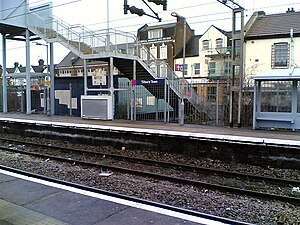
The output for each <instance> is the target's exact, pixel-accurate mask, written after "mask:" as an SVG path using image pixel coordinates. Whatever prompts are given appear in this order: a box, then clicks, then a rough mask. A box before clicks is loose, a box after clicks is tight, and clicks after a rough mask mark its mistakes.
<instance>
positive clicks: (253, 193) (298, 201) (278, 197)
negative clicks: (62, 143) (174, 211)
mask: <svg viewBox="0 0 300 225" xmlns="http://www.w3.org/2000/svg"><path fill="white" fill-rule="evenodd" d="M0 149H2V150H5V151H11V152H17V153H22V154H26V155H31V156H34V157H42V158H47V159H52V160H57V161H60V162H67V163H70V164H72V165H76V164H77V165H82V166H88V167H96V168H99V169H106V170H112V171H118V172H121V173H128V174H132V175H138V176H142V177H145V176H146V177H151V178H154V179H157V180H163V181H169V182H174V183H181V184H183V185H192V186H198V187H202V188H207V189H210V190H218V191H222V192H229V193H231V194H239V195H248V196H252V197H255V198H262V199H267V200H278V201H282V202H289V203H293V204H296V205H300V198H297V197H290V196H286V195H285V196H283V195H277V194H269V193H264V192H257V191H251V190H245V189H241V188H235V187H229V186H224V185H218V184H210V183H206V182H201V181H196V180H189V179H183V178H178V177H172V176H168V175H162V174H156V173H152V172H145V171H141V170H133V169H128V168H124V167H118V166H111V165H106V164H98V163H91V162H85V161H81V160H74V159H70V158H63V157H58V156H51V155H48V154H41V153H36V152H27V151H23V150H17V149H11V148H7V147H1V146H0Z"/></svg>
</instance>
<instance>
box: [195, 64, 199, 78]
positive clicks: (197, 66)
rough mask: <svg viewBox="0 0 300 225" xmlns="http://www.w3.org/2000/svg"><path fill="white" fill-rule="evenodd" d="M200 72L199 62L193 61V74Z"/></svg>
mask: <svg viewBox="0 0 300 225" xmlns="http://www.w3.org/2000/svg"><path fill="white" fill-rule="evenodd" d="M199 74H200V63H194V75H199Z"/></svg>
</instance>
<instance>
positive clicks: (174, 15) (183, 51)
mask: <svg viewBox="0 0 300 225" xmlns="http://www.w3.org/2000/svg"><path fill="white" fill-rule="evenodd" d="M171 16H173V17H176V18H177V20H182V21H183V40H182V41H183V43H182V82H181V83H182V84H181V86H182V88H181V103H180V110H179V125H180V126H183V125H184V97H185V82H186V81H185V77H184V75H185V45H186V18H185V17H183V16H181V15H179V14H178V13H176V12H172V13H171Z"/></svg>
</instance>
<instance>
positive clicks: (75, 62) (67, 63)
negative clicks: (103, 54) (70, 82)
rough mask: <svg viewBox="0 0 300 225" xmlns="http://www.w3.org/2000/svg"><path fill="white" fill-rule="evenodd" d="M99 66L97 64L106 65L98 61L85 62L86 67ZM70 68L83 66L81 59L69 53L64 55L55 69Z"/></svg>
mask: <svg viewBox="0 0 300 225" xmlns="http://www.w3.org/2000/svg"><path fill="white" fill-rule="evenodd" d="M95 64H97V65H99V64H107V63H106V62H104V61H100V60H95V61H94V60H93V61H89V60H88V61H87V65H95ZM72 66H80V67H81V66H83V59H81V58H80V57H78V56H77V55H76V54H74V53H73V52H69V54H67V55H66V57H65V58H64V59H63V60H62V61H61V62H60V63H59V64H58V65H57V66H56V67H57V68H61V67H72Z"/></svg>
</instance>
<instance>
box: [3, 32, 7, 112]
mask: <svg viewBox="0 0 300 225" xmlns="http://www.w3.org/2000/svg"><path fill="white" fill-rule="evenodd" d="M2 63H3V64H2V65H3V67H2V69H3V70H2V71H3V72H2V88H3V90H2V93H3V112H4V113H7V79H6V36H5V34H2Z"/></svg>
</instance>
